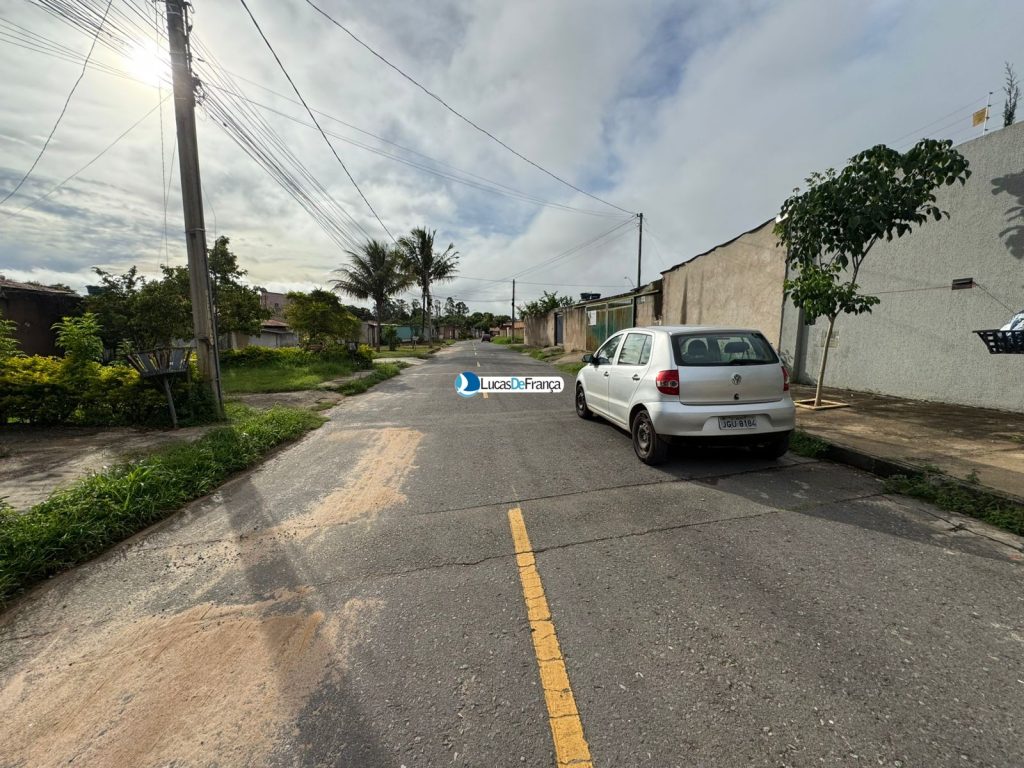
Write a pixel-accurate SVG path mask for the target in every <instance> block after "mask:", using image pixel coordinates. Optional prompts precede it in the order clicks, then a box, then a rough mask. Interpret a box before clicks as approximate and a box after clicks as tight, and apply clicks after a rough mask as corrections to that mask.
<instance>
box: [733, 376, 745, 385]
mask: <svg viewBox="0 0 1024 768" xmlns="http://www.w3.org/2000/svg"><path fill="white" fill-rule="evenodd" d="M741 381H743V377H742V376H740V375H739V374H738V373H734V374H733V375H732V383H733V384H736V385H737V386H738V385H739V383H740V382H741Z"/></svg>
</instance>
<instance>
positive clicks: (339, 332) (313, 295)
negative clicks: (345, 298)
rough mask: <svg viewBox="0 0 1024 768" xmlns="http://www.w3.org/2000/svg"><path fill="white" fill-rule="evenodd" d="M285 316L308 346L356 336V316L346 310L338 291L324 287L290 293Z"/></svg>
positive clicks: (348, 339) (355, 337)
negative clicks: (327, 289)
mask: <svg viewBox="0 0 1024 768" xmlns="http://www.w3.org/2000/svg"><path fill="white" fill-rule="evenodd" d="M284 316H285V319H286V320H287V321H288V325H290V326H291V327H292V329H293V330H294V331H295V332H296V333H297V334H298V335H299V340H300V342H301V343H302V346H303V347H305V348H307V349H308V348H310V347H327V346H331V345H334V344H339V343H341V342H343V341H354V340H356V339H358V338H359V330H360V324H359V319H358V318H357V317H355V316H354V315H352V314H351V313H350V312H348V311H346V310H345V307H343V306H342V304H341V299H339V298H338V296H337V294H335V293H332V292H331V291H325V290H324V289H323V288H315V289H313V290H312V291H310V292H309V293H300V292H297V291H295V292H292V293H289V294H288V307H287V308H286V309H285V311H284Z"/></svg>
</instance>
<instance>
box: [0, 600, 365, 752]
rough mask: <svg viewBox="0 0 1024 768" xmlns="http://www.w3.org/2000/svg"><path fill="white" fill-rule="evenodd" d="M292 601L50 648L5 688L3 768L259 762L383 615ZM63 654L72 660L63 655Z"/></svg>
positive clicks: (203, 608) (195, 613)
mask: <svg viewBox="0 0 1024 768" xmlns="http://www.w3.org/2000/svg"><path fill="white" fill-rule="evenodd" d="M306 592H308V590H303V592H302V593H303V594H304V593H306ZM298 596H299V593H285V594H283V595H281V596H279V597H277V598H275V599H272V600H268V601H264V602H262V603H255V604H251V605H242V606H218V605H214V604H211V603H204V604H201V605H197V606H195V607H194V608H191V609H189V610H187V611H184V612H182V613H179V614H176V615H172V616H163V615H158V616H151V617H147V618H145V619H142V620H141V621H137V622H134V623H132V624H129V625H124V624H121V625H119V626H116V627H111V628H107V629H104V630H103V631H102V632H99V633H96V634H91V633H90V634H86V635H85V636H83V635H81V634H70V635H69V636H68V637H67V638H66V644H67V648H64V649H59V648H57V647H55V646H57V645H58V644H53V645H51V646H50V647H49V648H48V649H47V651H46V652H45V656H46V657H47V658H46V659H42V658H41V657H37V659H36V660H35V662H36V664H38V666H33V667H31V668H28V669H23V670H21V671H18V672H16V673H15V674H14V675H13V676H11V677H10V678H8V679H7V680H5V682H4V687H3V689H2V690H0V721H3V723H4V730H5V732H6V733H5V736H4V739H3V742H2V744H0V764H4V765H31V766H57V765H66V764H67V763H68V762H70V761H72V760H73V761H74V764H77V765H87V766H99V767H100V768H104V767H105V766H111V768H114V767H115V766H116V767H117V768H121V767H122V766H158V765H160V766H164V765H170V764H174V765H218V766H247V765H261V764H263V763H265V762H266V759H267V757H268V756H269V755H270V753H271V751H272V750H273V748H274V746H275V744H276V742H277V740H278V738H280V737H281V736H282V735H288V734H289V733H292V732H294V731H295V721H296V719H297V717H298V716H299V714H300V713H301V711H302V708H303V706H304V704H305V703H306V700H307V699H308V697H309V695H310V694H311V693H312V692H313V691H314V690H315V689H316V688H317V686H318V685H319V684H320V683H321V681H323V680H324V679H325V677H327V676H328V675H338V674H343V673H344V671H345V669H346V668H347V665H348V663H349V658H350V655H351V651H352V648H353V646H354V645H355V644H356V643H357V642H359V638H360V636H361V635H362V632H363V629H364V628H365V627H366V625H367V623H368V622H369V621H371V620H372V617H373V615H374V614H375V613H376V609H377V608H378V607H379V606H378V605H377V604H376V602H375V601H363V600H350V601H349V602H348V603H346V605H345V606H344V608H343V609H342V611H341V612H340V614H339V615H337V616H334V617H328V618H326V619H325V616H324V614H323V613H322V612H320V611H308V610H303V609H299V610H295V611H292V612H288V610H287V608H288V602H289V601H292V600H294V599H295V598H296V597H298ZM61 644H63V643H61ZM69 648H74V656H71V657H69V656H67V655H65V653H64V652H66V651H67V650H68V649H69ZM39 662H42V663H41V664H40V663H39Z"/></svg>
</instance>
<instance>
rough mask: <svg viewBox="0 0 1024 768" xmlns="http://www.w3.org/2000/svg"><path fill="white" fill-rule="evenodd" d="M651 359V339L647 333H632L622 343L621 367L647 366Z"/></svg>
mask: <svg viewBox="0 0 1024 768" xmlns="http://www.w3.org/2000/svg"><path fill="white" fill-rule="evenodd" d="M650 357H651V337H650V336H648V335H647V334H646V333H630V334H627V335H626V340H625V341H624V342H622V352H620V353H619V365H647V361H648V360H649V359H650Z"/></svg>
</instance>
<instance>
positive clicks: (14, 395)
mask: <svg viewBox="0 0 1024 768" xmlns="http://www.w3.org/2000/svg"><path fill="white" fill-rule="evenodd" d="M172 392H173V394H174V399H175V405H176V407H177V409H178V410H179V413H180V414H182V415H183V416H184V417H185V418H187V419H191V420H208V419H209V417H210V415H211V413H212V410H211V408H210V404H209V398H208V397H206V396H204V394H203V392H202V389H201V388H200V387H198V386H195V385H194V384H192V383H191V382H189V381H186V380H185V378H184V377H181V379H180V380H178V381H175V382H174V385H173V388H172ZM12 420H13V421H16V422H22V423H28V424H82V425H93V426H113V425H129V424H145V425H164V424H169V423H170V416H169V414H168V412H167V400H166V397H165V396H164V394H163V392H162V391H161V390H160V389H158V388H157V386H156V385H155V384H154V383H152V382H148V381H144V380H143V379H142V377H141V376H139V374H138V372H136V371H135V369H134V368H131V367H129V366H126V365H117V364H115V365H100V364H99V363H95V362H91V361H88V362H82V361H79V362H72V361H71V360H69V359H67V358H64V359H61V358H56V357H40V356H31V357H12V358H8V359H7V360H5V361H4V364H3V366H0V424H6V423H7V422H9V421H12Z"/></svg>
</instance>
